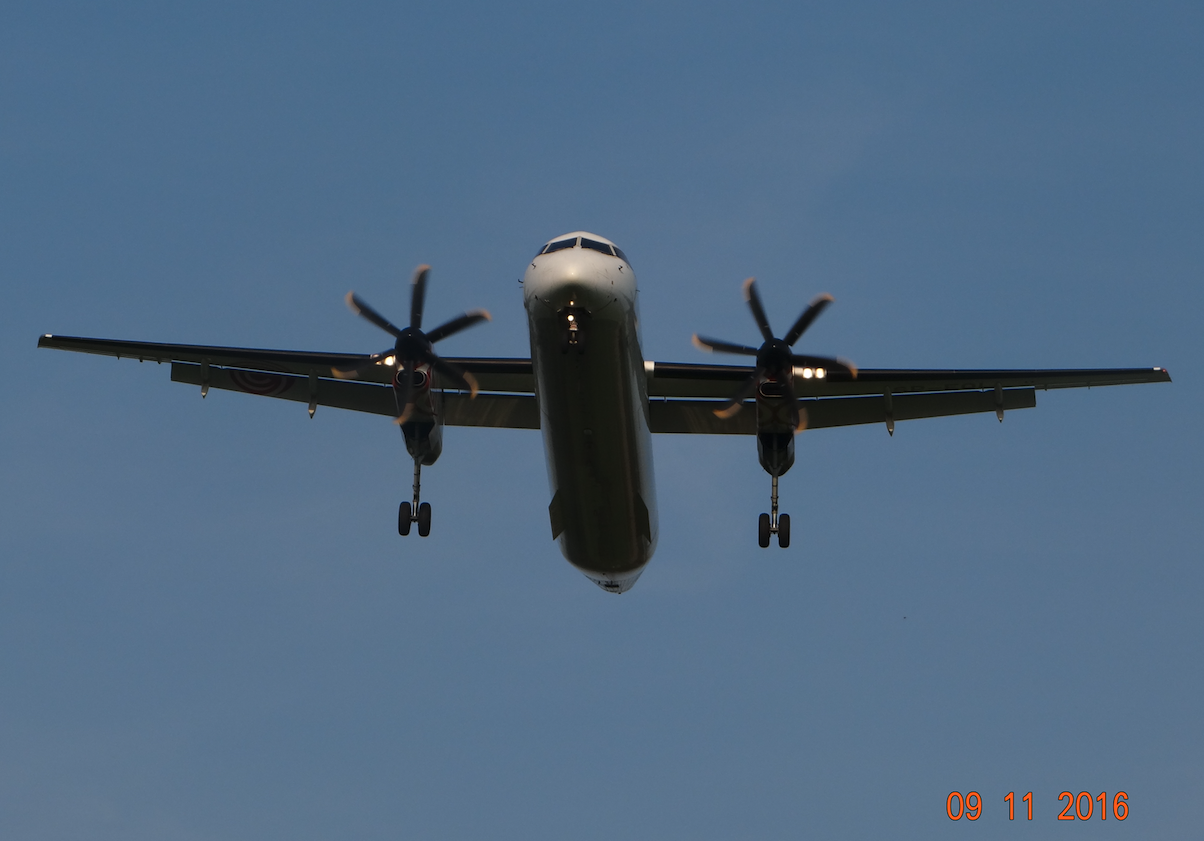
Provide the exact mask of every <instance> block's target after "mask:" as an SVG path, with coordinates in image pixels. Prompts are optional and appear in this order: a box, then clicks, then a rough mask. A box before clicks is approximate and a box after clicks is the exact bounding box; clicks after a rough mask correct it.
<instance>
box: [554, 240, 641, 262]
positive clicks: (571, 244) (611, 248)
mask: <svg viewBox="0 0 1204 841" xmlns="http://www.w3.org/2000/svg"><path fill="white" fill-rule="evenodd" d="M578 243H580V245H581V247H582V248H589V249H591V250H593V251H600V252H602V253H603V254H607V255H610V256H611V257H618V258H619V259H620V260H622V261H623V262H624V263H627V264H628V265H631V261H630V260H628V259H627V255H626V254H624V253H623V249H621V248H619V246H617V245H610V244H609V243H605V242H599V241H598V240H596V239H589V238H588V237H569V238H568V239H558V240H556V241H555V242H549V243H548V244H547V245H545V246H544V247H543V248H542V249H541V250H540V252H539V253H540V254H551V253H552V252H553V251H563V250H564V249H566V248H576V247H577V245H578Z"/></svg>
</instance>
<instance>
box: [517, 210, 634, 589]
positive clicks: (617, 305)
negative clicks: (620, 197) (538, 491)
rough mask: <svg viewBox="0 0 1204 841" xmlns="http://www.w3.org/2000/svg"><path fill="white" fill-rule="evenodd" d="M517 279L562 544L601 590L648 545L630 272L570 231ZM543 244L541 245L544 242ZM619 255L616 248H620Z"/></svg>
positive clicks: (552, 513) (625, 581)
mask: <svg viewBox="0 0 1204 841" xmlns="http://www.w3.org/2000/svg"><path fill="white" fill-rule="evenodd" d="M572 237H580V238H581V239H579V240H578V243H580V242H582V241H583V240H584V241H586V242H589V243H593V244H594V247H590V246H588V245H586V246H583V245H581V244H577V245H575V246H572V247H561V248H560V249H558V250H553V251H551V252H550V253H541V254H539V255H538V256H536V257H535V258H534V259H533V260H532V261H531V264H530V265H529V266H528V267H527V271H526V274H525V275H524V277H523V298H524V305H525V307H526V310H527V321H528V325H529V328H530V334H531V361H532V366H533V369H534V373H535V393H536V398H537V400H538V402H539V410H540V428H541V430H542V432H543V439H544V448H545V451H546V454H547V465H548V483H549V485H550V487H551V494H552V502H551V504H550V506H549V509H548V511H549V517H550V520H551V528H552V532H553V537H554V538H555V539H556V540H557V541H558V543H559V545H560V551H561V552H562V553H563V554H564V557H565V558H566V559H568V561H569V562H570V563H572V564H573V566H575V567H577V568H578V569H579V570H581V571H582V572H583V573H584V574H585V575H586V576H587V577H588V578H590V579H591V580H592V581H594V583H596V584H598V586H600V587H602V588H603V589H604V590H607V591H610V592H615V593H621V592H624V591H626V590H628V589H630V588H631V586H632V585H634V584H635V581H636V579H637V578H639V575H640V573H641V572H642V571H643V569H644V566H645V565H646V564H647V563H648V560H649V559H650V558H651V557H652V553H653V551H654V550H655V548H656V537H657V518H656V491H655V486H654V482H653V475H652V436H651V433H650V431H649V425H648V391H647V381H646V377H645V374H644V358H643V354H642V352H641V349H640V337H639V315H638V301H637V296H636V278H635V272H634V271H632V268H631V266H630V264H628V262H627V260H626V257H625V256H617V255H616V254H611V253H607V252H605V251H603V250H599V249H598V247H597V246H598V245H601V246H612V245H613V244H612V243H610V241H609V240H606V239H603V238H602V237H598V236H595V235H593V234H587V233H584V232H578V233H576V234H566V235H565V236H564V237H559V238H557V239H556V240H553V241H552V243H551V244H550V245H555V244H558V243H563V242H564V241H565V240H568V239H570V238H572ZM549 247H550V246H549ZM618 254H622V252H618Z"/></svg>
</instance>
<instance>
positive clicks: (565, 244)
mask: <svg viewBox="0 0 1204 841" xmlns="http://www.w3.org/2000/svg"><path fill="white" fill-rule="evenodd" d="M576 245H577V237H571V238H570V239H561V240H557V241H556V242H549V243H548V244H547V245H545V246H544V247H543V251H541V252H539V253H540V254H551V253H552V252H553V251H562V250H563V249H565V248H573V247H575V246H576Z"/></svg>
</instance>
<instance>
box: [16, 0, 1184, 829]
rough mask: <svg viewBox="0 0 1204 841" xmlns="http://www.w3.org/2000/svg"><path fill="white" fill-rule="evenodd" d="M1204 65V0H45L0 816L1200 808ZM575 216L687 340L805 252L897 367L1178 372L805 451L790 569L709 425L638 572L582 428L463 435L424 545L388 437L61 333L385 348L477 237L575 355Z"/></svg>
mask: <svg viewBox="0 0 1204 841" xmlns="http://www.w3.org/2000/svg"><path fill="white" fill-rule="evenodd" d="M1202 95H1204V11H1202V7H1201V5H1200V4H1199V3H1192V2H1183V3H1174V2H1153V3H1151V2H1143V3H1092V4H1080V3H1059V2H1050V1H1049V0H1041V2H1031V3H1025V2H1015V3H1007V4H994V5H993V6H992V7H987V6H985V5H984V4H965V3H954V2H950V3H909V4H896V3H881V4H874V3H842V4H825V5H823V6H819V5H814V4H799V3H790V4H785V3H784V4H780V5H768V4H751V5H748V4H742V5H736V4H730V5H725V4H699V3H685V2H679V3H656V4H644V3H611V4H590V5H572V4H569V5H566V4H563V3H508V4H482V3H471V2H465V3H451V2H449V3H441V4H435V3H407V4H347V3H296V2H294V3H253V4H250V3H217V2H208V3H204V4H160V3H143V4H138V3H112V4H93V3H76V4H68V3H36V4H35V3H7V4H5V5H4V6H3V7H2V8H0V214H2V215H0V289H2V290H3V306H2V307H0V349H2V351H3V354H4V358H5V360H6V361H7V364H6V368H5V376H4V384H3V392H2V393H3V397H0V401H2V402H0V406H2V407H3V411H2V412H0V643H2V645H0V836H3V837H4V838H12V839H79V838H87V839H123V841H124V840H126V839H148V840H149V839H155V840H156V841H162V840H163V839H186V840H187V841H199V840H200V839H290V841H292V840H293V839H318V838H335V837H337V838H356V839H361V838H362V839H395V838H449V839H450V838H465V839H467V838H499V839H532V838H549V839H550V838H580V839H615V838H621V839H643V838H648V839H652V838H656V839H700V838H703V839H754V838H755V839H795V838H802V837H817V838H821V837H822V838H835V837H843V838H854V839H880V838H886V837H891V838H905V837H913V838H920V837H923V838H963V837H967V834H968V833H969V834H973V835H974V836H975V837H978V838H1007V839H1012V838H1025V839H1029V838H1055V837H1056V838H1065V837H1069V836H1070V835H1074V836H1075V837H1080V838H1083V837H1092V838H1133V839H1136V838H1154V837H1157V838H1163V839H1189V838H1193V839H1194V838H1199V837H1201V833H1202V832H1204V828H1202V827H1204V816H1202V815H1201V811H1200V803H1201V802H1202V799H1204V760H1202V759H1201V757H1204V720H1202V716H1201V712H1200V710H1201V698H1202V697H1204V676H1202V673H1201V664H1202V659H1204V645H1202V640H1204V619H1202V613H1201V600H1202V598H1204V570H1202V568H1201V560H1202V555H1204V552H1202V549H1201V547H1202V546H1204V516H1202V508H1204V505H1202V503H1204V483H1202V480H1201V455H1202V445H1201V423H1202V419H1204V400H1202V399H1201V376H1200V371H1201V368H1202V365H1204V352H1202V351H1204V347H1202V345H1204V343H1202V341H1201V326H1200V325H1201V319H1202V318H1204V291H1202V290H1204V285H1202V284H1201V273H1202V269H1204V237H1202V234H1204V199H1202V196H1204V157H1202V155H1201V149H1204V111H1202V106H1204V98H1202ZM579 228H584V229H587V230H591V231H595V232H597V233H599V234H602V235H604V236H607V237H610V238H611V239H613V240H615V241H616V242H618V243H619V244H620V246H621V247H622V248H623V249H624V250H625V251H626V252H627V253H628V254H629V255H630V257H631V259H632V261H633V263H634V266H635V268H636V271H637V274H638V277H639V281H640V284H641V298H642V303H641V308H642V317H643V331H644V333H643V340H644V350H645V355H646V356H647V357H648V358H650V359H655V360H661V361H708V359H709V358H708V357H704V356H702V355H701V354H699V353H698V352H697V351H695V350H694V349H693V348H692V347H691V346H690V344H689V336H690V334H691V333H692V332H693V331H696V330H697V331H700V332H705V333H707V334H711V335H716V336H720V337H724V338H727V339H730V340H733V341H741V342H753V341H755V340H756V335H757V334H756V329H755V326H754V324H753V322H752V319H751V318H750V316H749V314H748V312H747V309H746V308H745V306H744V304H743V302H742V300H741V297H740V282H741V280H742V279H743V278H745V277H747V276H749V275H756V276H757V277H758V279H759V282H760V286H761V291H762V294H763V296H764V297H765V299H766V301H767V305H768V308H769V309H770V313H771V318H772V320H773V322H774V325H775V326H776V327H778V329H779V330H784V329H785V328H786V327H787V326H788V325H789V323H790V321H791V319H793V318H794V317H795V316H796V315H797V313H798V312H799V311H800V310H801V309H802V308H803V306H804V305H805V304H806V303H807V301H809V300H810V299H811V298H812V297H813V296H814V295H815V294H817V293H819V292H824V291H827V292H831V293H832V294H833V295H834V296H835V297H836V304H835V306H833V307H831V308H830V309H829V310H828V311H827V312H826V313H825V314H824V315H823V317H822V318H821V319H820V320H819V321H818V322H817V323H816V325H815V326H814V328H813V329H812V330H811V331H810V332H809V333H808V334H807V337H806V339H805V341H804V342H802V343H801V346H802V348H803V349H804V351H810V352H814V353H825V354H839V355H842V356H846V357H849V358H850V359H852V360H854V361H855V362H857V363H858V364H859V365H861V366H862V367H1091V366H1099V367H1113V366H1155V365H1160V366H1165V367H1167V368H1168V369H1169V370H1170V372H1171V374H1172V376H1173V377H1174V379H1175V381H1174V383H1173V384H1170V385H1146V386H1132V387H1122V388H1109V389H1098V390H1091V391H1086V390H1083V391H1075V392H1049V393H1039V394H1038V407H1037V408H1036V409H1035V410H1026V411H1023V412H1014V413H1011V414H1009V415H1008V417H1007V418H1006V420H1005V422H1004V423H1003V424H1002V425H1000V424H999V423H997V422H996V421H995V418H994V417H993V416H991V415H978V416H969V417H962V418H950V419H938V420H930V421H911V422H906V423H900V424H899V426H898V428H897V429H896V432H895V435H894V437H893V438H890V437H888V436H887V434H886V430H885V429H884V428H883V427H881V426H872V427H853V428H847V429H836V430H821V431H816V432H813V433H807V434H804V435H803V436H802V438H800V439H799V442H798V462H797V464H796V466H795V467H794V469H793V470H792V471H791V472H790V473H789V474H788V475H787V476H786V477H785V479H784V481H783V484H782V494H783V510H784V511H786V512H789V513H790V514H791V515H792V518H793V523H794V527H793V531H794V535H793V546H792V547H791V548H790V549H789V550H786V551H783V550H780V549H777V548H776V547H774V548H772V549H769V550H761V549H758V548H757V545H756V518H757V515H758V514H759V513H760V512H761V511H763V510H766V509H767V506H768V496H769V478H768V477H767V476H766V475H765V474H764V473H763V472H762V470H761V468H760V467H759V466H758V464H757V460H756V452H755V444H754V442H753V441H752V440H751V439H744V438H741V439H720V438H702V437H688V438H687V437H673V436H666V437H660V438H658V439H657V440H656V441H655V457H656V479H657V484H658V491H659V503H660V515H661V520H660V529H661V530H660V546H659V549H658V551H657V554H656V556H655V558H654V559H653V561H652V564H651V565H650V566H649V568H648V569H647V571H646V572H645V574H644V576H643V577H642V578H641V580H640V582H639V584H638V585H637V586H636V587H635V589H634V590H632V591H631V592H630V593H628V594H626V595H623V596H620V597H615V596H612V595H609V594H606V593H604V592H602V591H601V590H599V589H598V588H597V587H596V586H594V585H593V584H591V583H590V582H589V581H588V580H586V579H585V578H584V577H583V576H581V575H580V574H579V573H578V572H576V571H575V570H574V569H573V568H572V567H571V566H569V565H568V564H567V563H566V562H565V561H564V560H563V559H562V558H561V556H560V553H559V551H558V549H557V547H556V545H555V544H554V543H553V542H552V540H551V539H550V535H549V528H548V515H547V505H548V491H547V482H546V474H545V468H544V461H543V450H542V444H541V440H540V437H539V435H538V434H537V433H534V432H526V431H506V430H470V429H449V430H448V431H447V435H446V449H445V452H444V455H443V457H442V459H441V460H440V461H439V463H438V464H437V465H436V466H435V467H433V468H431V469H428V470H427V471H425V473H424V498H425V499H427V500H429V501H430V502H431V503H432V504H433V506H434V523H433V532H432V535H431V537H430V538H428V539H425V540H423V539H419V538H418V537H416V536H412V537H410V538H408V539H401V538H399V537H398V535H397V534H396V530H395V517H396V509H397V504H398V502H399V501H400V500H401V499H403V498H407V497H408V495H409V483H410V466H409V462H408V459H407V457H406V455H405V450H404V447H403V443H402V440H401V436H400V435H399V434H398V431H397V430H396V429H395V428H394V427H393V426H391V425H390V423H389V422H388V420H387V419H382V418H378V417H370V416H361V415H356V414H352V413H344V412H339V411H337V410H332V409H319V410H318V413H317V416H316V417H315V418H314V419H313V420H312V421H311V420H309V419H308V418H307V417H306V415H305V408H304V406H302V405H299V404H294V403H284V402H282V401H271V400H265V399H256V398H252V397H249V396H246V395H240V394H231V393H228V392H215V393H212V394H210V396H209V398H208V399H207V400H205V401H204V402H202V400H201V398H200V396H199V394H198V390H197V389H195V388H192V387H188V386H184V385H179V384H173V383H171V382H170V381H169V372H168V369H167V368H166V367H158V366H155V365H151V364H144V365H139V364H138V363H136V362H133V361H120V362H118V361H115V360H111V359H106V358H102V357H89V356H79V355H75V354H66V353H61V352H57V351H49V350H41V351H39V350H36V349H35V343H36V339H37V337H38V335H40V334H41V333H45V332H53V333H59V334H65V335H85V336H103V337H111V338H124V339H142V340H148V341H169V342H189V343H206V344H232V345H242V346H260V347H276V348H291V349H306V350H330V351H354V352H374V351H378V350H380V349H381V348H382V347H383V346H384V345H385V344H387V340H384V339H383V334H381V333H380V332H379V331H378V330H376V329H375V328H373V327H372V326H371V325H369V324H367V323H365V322H363V321H362V320H360V319H357V318H355V317H354V316H353V315H352V314H351V313H350V312H348V311H347V309H346V307H345V306H344V305H343V302H342V297H343V295H344V294H345V293H346V292H347V290H348V289H353V288H354V289H355V290H357V291H358V292H359V293H361V294H362V295H363V296H364V297H365V298H366V299H367V300H369V301H370V302H372V303H373V304H374V305H375V306H377V307H378V308H380V309H381V310H382V311H384V312H386V313H389V314H391V315H392V316H393V317H394V318H395V319H404V318H405V311H406V306H407V295H408V283H409V277H410V273H411V272H412V270H413V267H414V266H415V265H416V264H418V263H420V262H429V263H431V264H432V265H433V266H434V269H433V274H432V287H431V292H430V295H429V298H428V308H427V312H428V319H430V321H431V323H437V322H438V321H439V320H442V319H444V318H446V317H450V316H452V315H454V314H456V313H458V312H460V311H462V310H464V309H467V308H470V307H478V306H483V307H486V308H488V309H490V310H491V311H492V312H493V315H494V321H493V323H491V324H489V325H485V326H482V327H478V328H474V329H473V330H471V331H469V332H466V333H464V334H462V335H460V336H457V337H456V338H454V339H452V340H449V341H447V342H446V343H444V344H442V345H441V346H440V351H441V352H443V353H446V354H448V355H499V356H525V355H527V353H528V347H527V333H526V324H525V320H524V314H523V310H522V306H521V294H520V288H519V286H518V283H517V279H518V277H519V276H520V275H521V273H522V271H523V269H524V266H525V264H526V263H527V261H528V260H529V258H530V257H531V256H532V255H533V254H534V253H535V251H536V249H537V248H538V247H539V246H540V245H541V244H542V243H543V242H544V241H546V240H548V239H550V238H552V237H554V236H556V235H557V234H560V233H563V232H566V231H571V230H576V229H579ZM733 361H735V360H733ZM971 789H973V790H976V791H979V792H981V793H982V795H983V797H984V799H985V804H986V805H985V811H984V814H983V817H982V818H981V819H980V820H979V821H978V822H977V824H975V825H974V826H973V827H967V826H966V825H965V822H964V821H963V822H959V823H953V822H951V821H950V820H949V819H948V818H947V817H946V816H945V799H946V795H947V794H948V793H949V792H950V791H953V790H959V791H963V792H964V791H969V790H971ZM1066 789H1069V790H1072V791H1073V792H1075V793H1077V792H1079V791H1083V790H1087V791H1091V792H1093V793H1096V794H1098V793H1099V792H1100V791H1106V792H1108V793H1109V795H1108V796H1109V798H1111V796H1112V794H1113V793H1114V792H1116V791H1117V790H1121V789H1123V790H1125V791H1127V792H1128V793H1129V804H1130V810H1131V811H1130V817H1129V818H1128V820H1127V821H1126V822H1125V823H1120V822H1118V821H1116V820H1115V819H1114V818H1109V820H1107V821H1106V822H1103V823H1101V822H1100V821H1099V820H1098V817H1096V818H1095V819H1093V820H1092V824H1093V825H1092V826H1090V827H1085V826H1081V825H1079V824H1077V823H1076V824H1074V825H1069V826H1068V825H1067V824H1065V823H1060V822H1058V821H1057V819H1056V817H1057V814H1058V812H1059V810H1060V808H1061V805H1060V804H1059V803H1058V802H1057V796H1058V793H1059V792H1061V791H1063V790H1066ZM1009 791H1015V792H1016V794H1017V796H1020V795H1022V794H1023V793H1025V792H1027V791H1032V792H1034V796H1035V798H1036V808H1035V815H1034V819H1033V821H1032V822H1031V823H1030V822H1028V821H1023V820H1017V821H1015V822H1013V823H1010V824H1009V822H1008V821H1007V819H1006V806H1005V803H1004V801H1003V797H1004V795H1005V794H1007V793H1008V792H1009Z"/></svg>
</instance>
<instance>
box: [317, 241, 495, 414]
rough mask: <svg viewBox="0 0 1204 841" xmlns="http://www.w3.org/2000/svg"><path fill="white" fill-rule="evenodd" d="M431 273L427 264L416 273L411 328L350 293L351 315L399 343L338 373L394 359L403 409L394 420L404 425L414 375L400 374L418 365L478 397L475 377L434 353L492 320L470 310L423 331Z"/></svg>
mask: <svg viewBox="0 0 1204 841" xmlns="http://www.w3.org/2000/svg"><path fill="white" fill-rule="evenodd" d="M430 271H431V267H430V266H425V265H424V266H419V267H418V268H417V269H416V270H415V271H414V280H413V282H412V285H413V289H412V293H411V296H410V326H409V327H405V328H402V327H398V326H396V325H395V324H393V323H392V322H390V321H389V320H388V319H387V318H385V317H384V316H383V315H381V314H380V313H379V312H377V311H376V310H374V309H373V308H372V307H371V306H369V305H368V304H367V303H366V302H365V301H364V300H363V299H362V298H360V297H359V296H358V295H356V294H355V293H354V292H348V293H347V306H348V307H350V308H351V311H352V312H354V313H355V314H356V315H359V316H362V317H363V318H365V319H367V320H368V321H371V322H372V323H373V324H375V325H376V326H377V327H379V328H380V329H382V330H384V331H385V332H386V333H389V334H390V335H391V336H393V337H394V339H396V341H395V342H394V344H393V347H392V348H390V349H389V350H384V351H381V352H380V353H374V354H373V355H372V356H369V357H368V358H367V359H365V360H364V361H363V362H361V363H360V364H359V365H357V366H354V367H352V368H345V369H340V370H339V371H338V372H337V373H338V374H339V375H341V376H345V377H354V376H356V375H357V374H358V373H359V372H360V371H362V370H364V369H365V368H367V367H369V366H370V365H375V364H377V363H380V362H389V360H390V359H391V360H392V362H391V364H392V367H393V369H394V377H393V382H394V384H395V388H396V389H397V405H398V406H400V407H402V408H401V414H400V415H398V416H397V418H396V419H395V421H394V422H395V423H398V424H402V423H405V422H406V421H407V420H409V417H410V415H412V414H413V412H414V399H415V395H414V378H413V376H397V374H399V373H401V372H402V371H408V372H411V373H412V372H413V371H414V370H415V368H416V367H417V366H418V365H419V364H422V363H425V364H427V365H429V366H431V367H432V368H434V369H435V370H436V371H438V372H439V373H440V374H442V375H443V376H445V377H447V378H448V379H449V380H451V381H453V382H456V383H459V384H461V385H463V386H464V387H465V388H467V389H468V391H469V393H470V395H471V396H472V397H476V396H477V381H476V378H474V377H473V375H472V374H470V373H469V372H467V371H463V370H461V369H460V368H459V367H457V366H456V365H453V364H452V363H450V362H447V361H445V360H443V359H440V358H439V355H438V354H437V353H435V348H434V344H435V342H438V341H440V340H442V339H446V338H447V337H448V336H451V335H454V334H456V333H459V332H460V331H461V330H463V329H465V328H466V327H471V326H472V325H474V324H476V323H478V322H480V321H489V320H491V317H490V315H489V313H488V311H486V310H482V309H477V310H469V311H468V312H466V313H463V314H461V315H458V316H456V317H455V318H453V319H451V320H450V321H447V322H444V323H443V324H440V325H439V326H438V327H436V328H435V329H434V330H430V331H428V332H423V330H422V311H423V307H424V305H425V302H426V282H427V278H428V277H429V275H430Z"/></svg>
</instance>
